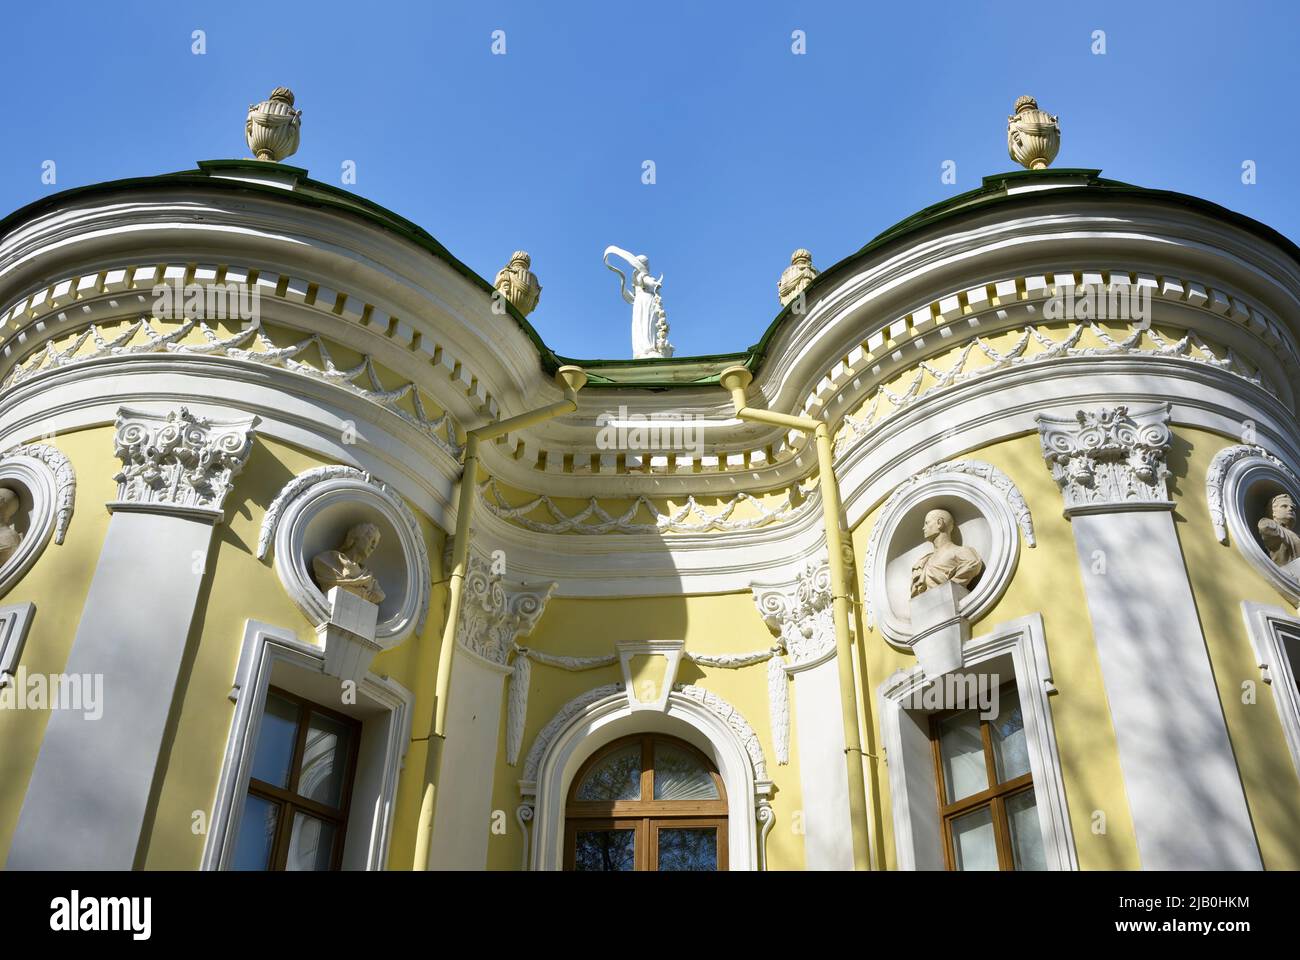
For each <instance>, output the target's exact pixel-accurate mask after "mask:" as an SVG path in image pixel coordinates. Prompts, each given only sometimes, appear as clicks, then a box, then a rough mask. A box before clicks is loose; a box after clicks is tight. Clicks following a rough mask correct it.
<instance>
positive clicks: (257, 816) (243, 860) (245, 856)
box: [230, 793, 280, 870]
mask: <svg viewBox="0 0 1300 960" xmlns="http://www.w3.org/2000/svg"><path fill="white" fill-rule="evenodd" d="M279 822H280V805H279V804H277V803H272V802H271V801H270V800H263V799H262V798H261V797H255V796H253V795H252V794H251V793H250V794H249V795H248V796H246V797H245V798H244V814H243V816H242V817H241V818H240V820H239V837H238V839H236V840H235V851H234V853H233V854H231V857H230V869H231V870H266V869H267V868H268V867H270V865H271V846H272V845H273V844H274V843H275V827H276V824H278V823H279Z"/></svg>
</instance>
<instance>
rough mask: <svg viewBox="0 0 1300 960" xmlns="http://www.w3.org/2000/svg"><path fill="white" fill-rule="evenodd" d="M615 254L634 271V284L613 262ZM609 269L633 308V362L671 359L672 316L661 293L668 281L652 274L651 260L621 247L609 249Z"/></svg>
mask: <svg viewBox="0 0 1300 960" xmlns="http://www.w3.org/2000/svg"><path fill="white" fill-rule="evenodd" d="M611 253H612V254H614V255H615V256H616V257H618V258H619V259H620V260H623V261H625V262H626V263H627V265H628V266H629V267H631V268H632V281H631V284H630V285H629V283H628V279H627V276H626V275H625V274H624V273H623V271H622V270H620V269H619V268H618V267H616V266H614V265H613V264H612V263H610V262H609V255H610V254H611ZM604 260H605V266H607V267H609V269H611V270H613V271H614V272H615V273H617V274H618V288H619V292H620V293H621V294H622V295H623V299H624V300H626V301H627V302H628V303H630V304H632V358H633V359H634V360H646V359H656V358H663V357H671V356H672V355H673V345H672V344H671V343H669V342H668V315H667V314H666V313H665V312H664V303H663V299H662V298H661V297H660V295H659V291H660V290H661V289H662V288H663V283H664V278H663V275H662V274H660V276H659V278H658V279H655V277H653V276H652V275H651V274H650V258H649V257H646V256H645V255H644V254H643V255H641V256H636V255H634V254H631V253H628V252H627V251H626V250H624V249H622V248H621V247H606V248H605V257H604Z"/></svg>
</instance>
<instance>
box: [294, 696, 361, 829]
mask: <svg viewBox="0 0 1300 960" xmlns="http://www.w3.org/2000/svg"><path fill="white" fill-rule="evenodd" d="M351 740H352V728H351V727H349V726H348V725H347V724H344V723H340V722H339V721H338V720H335V719H333V718H332V717H327V716H325V715H324V714H320V713H316V712H314V711H313V713H312V714H311V718H310V720H309V721H308V723H307V742H306V745H305V746H304V747H303V751H302V774H301V776H299V778H298V793H299V794H300V795H302V796H304V797H308V798H310V799H312V800H316V801H318V802H320V803H324V804H326V805H328V806H331V807H337V806H339V805H340V804H341V803H342V802H343V778H344V776H346V774H347V771H348V750H349V745H350V743H351Z"/></svg>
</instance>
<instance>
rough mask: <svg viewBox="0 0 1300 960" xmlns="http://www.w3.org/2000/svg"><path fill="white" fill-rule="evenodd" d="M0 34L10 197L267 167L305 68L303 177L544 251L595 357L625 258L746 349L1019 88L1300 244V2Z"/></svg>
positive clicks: (487, 266)
mask: <svg viewBox="0 0 1300 960" xmlns="http://www.w3.org/2000/svg"><path fill="white" fill-rule="evenodd" d="M0 24H3V30H0V35H2V36H3V37H4V38H5V40H6V42H5V44H4V58H5V63H4V66H5V83H4V85H3V92H0V97H2V98H3V100H4V118H5V125H6V134H7V135H6V137H5V141H4V150H3V151H0V210H2V211H3V212H5V213H7V212H9V211H10V210H13V209H15V208H17V207H19V206H21V205H23V204H26V203H28V202H30V201H32V200H35V199H37V198H39V197H41V196H43V195H46V194H48V193H50V192H52V191H54V190H62V189H66V188H69V187H75V186H79V185H82V184H87V183H93V182H97V181H103V180H112V179H116V178H119V177H131V176H142V175H148V174H155V173H164V172H170V171H175V170H183V169H190V168H193V167H194V165H195V162H196V161H198V160H205V159H215V158H222V157H239V156H247V151H246V148H245V144H244V139H243V129H244V117H245V113H246V111H247V107H248V104H250V103H253V102H256V101H258V100H261V99H264V98H265V97H266V95H267V94H268V93H269V92H270V90H271V88H272V87H274V86H276V85H279V84H283V85H286V86H289V87H291V88H292V89H293V90H294V92H295V94H296V95H297V98H298V106H299V107H300V108H301V109H302V110H303V133H302V145H301V147H300V149H299V152H298V153H297V154H296V155H295V156H293V157H292V158H290V160H289V161H288V162H289V163H292V164H295V165H298V166H303V167H306V168H308V169H309V170H310V173H311V175H312V176H313V177H314V178H316V179H318V180H322V181H326V182H330V183H334V184H336V185H339V183H340V172H341V164H342V163H343V161H345V160H353V161H355V162H356V165H357V183H356V185H355V186H354V187H349V189H352V190H355V191H356V192H357V193H360V194H361V195H363V196H365V197H368V198H370V199H372V200H374V201H376V202H378V203H380V204H382V205H384V206H386V207H388V208H390V209H392V210H394V211H396V212H398V213H400V214H402V215H403V216H405V217H407V218H409V219H411V220H413V221H415V222H416V223H418V224H420V225H421V226H423V227H424V228H425V229H427V230H428V231H429V232H430V233H432V234H433V235H434V236H435V237H437V238H438V239H439V240H440V241H442V243H443V244H445V245H446V246H447V247H448V248H449V249H450V250H451V251H452V252H453V253H455V254H456V256H458V257H459V258H460V259H461V260H463V261H464V262H465V263H467V264H469V266H470V267H472V268H473V269H474V270H476V271H478V272H479V273H480V274H482V275H483V276H484V277H487V278H488V279H491V278H492V276H493V275H494V273H495V272H496V270H497V269H498V268H499V267H500V266H501V265H502V264H503V263H504V262H505V260H506V258H507V257H508V256H509V254H510V252H511V251H512V250H515V249H517V248H523V249H526V250H529V251H530V252H531V253H532V255H533V266H534V269H535V270H536V272H537V273H538V275H539V277H540V279H541V282H542V284H543V287H544V292H543V294H542V300H541V305H540V306H539V307H538V309H537V311H536V312H535V313H533V315H532V316H531V318H530V319H531V320H532V322H533V323H534V325H535V326H536V327H537V329H538V330H539V331H540V333H541V335H542V337H543V338H544V339H545V340H546V341H547V342H548V343H549V344H550V345H551V346H552V347H553V348H554V349H555V350H556V351H557V352H559V353H562V354H566V355H569V356H576V357H581V358H593V357H607V358H613V357H625V356H628V355H629V354H630V347H629V335H628V325H629V316H630V315H629V308H628V307H627V306H626V305H625V304H624V303H623V301H622V300H621V299H620V298H619V296H618V290H617V278H616V277H615V276H614V275H613V274H611V273H610V272H609V271H608V270H606V269H605V268H604V266H603V265H602V264H601V253H602V251H603V249H604V248H605V246H606V245H607V244H611V243H613V244H618V245H619V246H622V247H626V248H629V249H631V250H633V251H634V252H636V253H646V254H648V255H649V256H650V262H651V267H652V268H653V269H654V271H655V272H656V273H660V272H662V273H664V274H665V283H664V303H665V306H666V308H667V312H668V319H669V321H670V323H671V325H672V340H673V342H674V343H675V344H676V346H677V349H678V354H679V355H686V354H700V353H718V352H728V351H734V350H742V349H744V348H745V347H746V346H748V345H749V344H751V343H753V342H755V341H756V340H757V339H758V338H759V336H760V335H761V333H762V331H763V330H764V329H765V328H766V327H767V325H768V324H769V323H770V322H771V320H772V318H773V317H774V316H775V315H776V313H777V312H778V304H777V300H776V279H777V276H778V275H779V274H780V272H781V270H782V269H783V267H784V266H785V265H786V264H787V263H788V259H789V255H790V251H791V250H793V249H794V248H795V247H800V246H806V247H808V248H810V249H811V250H812V251H813V254H814V258H815V263H816V264H817V265H818V266H820V267H826V266H829V265H830V264H832V263H834V262H835V261H837V260H839V259H841V258H843V257H845V256H847V255H848V254H850V253H852V252H853V251H854V250H856V249H857V248H858V247H860V246H862V245H863V244H865V243H866V242H867V241H869V240H870V239H871V238H872V237H873V236H875V235H876V234H877V233H879V232H880V231H881V230H883V229H885V228H886V227H888V226H890V225H891V224H893V223H895V222H896V221H898V220H900V219H902V218H904V217H906V216H908V215H909V214H911V213H913V212H915V211H916V210H918V209H920V208H921V207H924V206H927V205H929V204H931V203H935V202H937V201H939V200H941V199H943V198H944V197H946V196H951V195H953V194H955V193H958V192H961V191H964V190H969V189H971V188H973V187H975V186H978V185H979V181H980V178H981V177H982V176H984V175H986V174H991V173H998V172H1002V171H1005V170H1008V169H1012V168H1013V167H1014V165H1013V164H1012V162H1011V161H1010V160H1009V159H1008V157H1007V154H1006V142H1005V136H1006V133H1005V131H1006V117H1007V114H1008V113H1010V112H1011V106H1012V103H1013V101H1014V100H1015V98H1016V97H1017V96H1018V95H1020V94H1022V93H1030V94H1033V95H1034V96H1036V97H1037V98H1038V99H1039V102H1040V104H1041V105H1042V106H1043V107H1044V108H1045V109H1047V110H1049V111H1051V112H1053V113H1057V114H1059V115H1060V117H1061V127H1062V131H1063V135H1062V147H1061V153H1060V155H1059V157H1058V158H1057V160H1056V164H1055V165H1056V166H1071V167H1099V168H1101V169H1102V171H1103V175H1104V176H1107V177H1112V178H1115V179H1119V180H1124V181H1128V182H1130V183H1135V184H1140V185H1143V186H1149V187H1158V188H1163V189H1170V190H1177V191H1181V192H1184V193H1190V194H1194V195H1197V196H1200V197H1204V198H1206V199H1209V200H1212V201H1214V202H1216V203H1220V204H1222V205H1224V206H1226V207H1228V208H1230V209H1233V210H1237V211H1240V212H1242V213H1245V214H1247V215H1249V216H1252V217H1255V218H1257V219H1259V220H1262V221H1263V222H1265V223H1267V224H1269V225H1271V226H1273V227H1275V228H1276V229H1278V230H1280V231H1281V232H1283V233H1284V234H1286V235H1287V236H1289V237H1291V238H1293V239H1300V184H1298V183H1297V179H1296V178H1297V169H1296V158H1297V156H1298V155H1300V117H1298V116H1297V110H1296V94H1297V91H1298V90H1300V56H1297V54H1296V51H1295V45H1296V43H1297V40H1298V39H1300V3H1297V2H1294V0H1278V2H1273V3H1256V2H1242V0H1237V2H1232V3H1222V4H1212V3H1204V2H1178V3H1155V2H1135V0H1128V2H1123V3H1086V4H1074V3H1071V4H1065V3H1061V4H1049V3H1033V4H1026V3H1023V2H1020V3H967V2H961V3H959V2H952V3H922V2H910V3H890V4H875V3H865V2H859V3H847V2H846V3H828V2H822V3H797V2H783V3H774V2H766V0H751V2H747V3H721V2H716V3H715V2H708V3H706V2H701V0H694V2H671V0H664V2H657V3H649V4H644V5H641V4H632V3H628V4H613V3H599V4H598V3H585V2H570V3H560V2H549V3H539V2H537V0H532V2H517V3H492V2H464V3H447V2H438V3H428V2H425V3H398V2H385V0H366V2H347V3H324V2H321V3H301V2H288V0H273V2H259V3H245V2H229V3H220V4H216V3H211V2H203V3H188V2H177V0H172V2H134V3H98V2H95V3H89V2H87V3H79V4H72V3H60V2H42V3H9V4H5V5H4V7H3V11H2V12H0ZM498 29H499V30H504V31H505V33H506V50H507V52H506V55H505V56H494V55H493V54H492V52H491V42H492V38H491V34H492V31H494V30H498ZM796 29H800V30H803V31H805V32H806V36H807V53H806V54H805V55H802V56H796V55H794V54H793V53H792V52H791V42H792V41H791V32H792V31H794V30H796ZM194 30H204V31H205V32H206V43H207V53H206V54H205V55H202V56H196V55H194V54H192V53H191V44H192V40H191V33H192V31H194ZM1094 30H1104V31H1105V33H1106V54H1105V55H1104V56H1098V55H1094V54H1093V53H1091V50H1090V47H1091V45H1092V37H1091V35H1092V32H1093V31H1094ZM48 159H52V160H54V161H56V163H57V173H58V183H57V185H56V186H53V187H51V186H46V185H44V184H42V183H41V179H40V175H41V163H42V161H44V160H48ZM644 160H653V161H654V162H655V164H656V168H657V183H655V184H654V185H653V186H646V185H643V184H642V183H641V172H642V162H643V161H644ZM945 160H953V161H955V162H956V164H957V184H956V185H955V186H951V185H945V184H943V183H941V182H940V174H941V165H942V163H943V161H945ZM1243 160H1254V161H1255V162H1256V164H1257V170H1258V183H1257V184H1255V185H1253V186H1245V185H1243V184H1242V182H1241V164H1242V161H1243Z"/></svg>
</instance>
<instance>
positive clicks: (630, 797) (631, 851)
mask: <svg viewBox="0 0 1300 960" xmlns="http://www.w3.org/2000/svg"><path fill="white" fill-rule="evenodd" d="M564 866H565V869H566V870H581V871H604V870H611V871H616V870H725V869H727V794H726V788H725V787H724V786H723V784H722V777H721V776H719V774H718V771H717V768H716V767H714V765H713V764H712V763H711V762H710V761H709V759H708V758H707V757H705V756H704V754H702V753H701V752H700V751H699V750H697V749H695V748H694V747H693V746H691V745H690V744H688V743H684V742H683V741H681V740H676V739H673V738H671V737H664V736H659V735H652V734H644V735H637V736H632V737H625V738H623V739H622V740H616V741H614V742H613V743H611V744H609V745H608V746H606V747H604V748H603V749H601V750H599V751H597V752H596V753H595V754H594V755H593V756H592V757H591V758H589V759H588V760H587V762H586V763H584V764H583V765H582V768H581V769H580V770H579V771H578V775H577V776H576V777H574V778H573V786H572V787H570V789H569V797H568V803H567V805H566V807H565V834H564Z"/></svg>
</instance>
